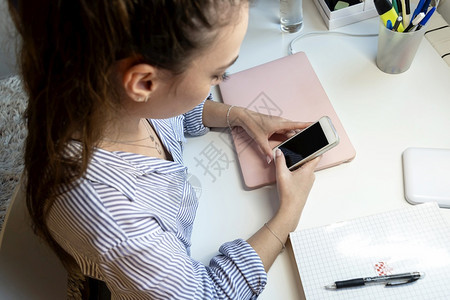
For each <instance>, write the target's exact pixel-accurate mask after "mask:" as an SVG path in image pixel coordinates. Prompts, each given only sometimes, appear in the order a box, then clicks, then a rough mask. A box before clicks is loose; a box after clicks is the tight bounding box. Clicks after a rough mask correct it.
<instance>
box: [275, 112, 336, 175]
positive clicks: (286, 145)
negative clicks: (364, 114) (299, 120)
mask: <svg viewBox="0 0 450 300" xmlns="http://www.w3.org/2000/svg"><path fill="white" fill-rule="evenodd" d="M338 143H339V136H338V134H337V132H336V129H335V128H334V126H333V123H331V120H330V118H329V117H327V116H325V117H322V118H320V119H319V121H317V122H315V123H313V124H312V125H310V126H308V127H306V128H305V129H303V130H302V131H300V132H299V133H297V134H296V135H294V136H292V137H291V138H289V139H287V140H286V141H284V142H282V143H281V144H279V145H277V146H276V147H275V148H273V150H274V152H275V150H276V149H277V148H278V149H280V150H281V151H282V152H283V154H284V157H285V158H286V164H287V166H288V168H289V170H294V169H296V168H298V167H300V166H301V165H302V164H304V163H306V162H307V161H310V160H312V159H314V158H316V157H317V156H319V155H322V154H323V153H325V152H326V151H328V150H330V149H331V148H333V147H335V146H336V145H337V144H338Z"/></svg>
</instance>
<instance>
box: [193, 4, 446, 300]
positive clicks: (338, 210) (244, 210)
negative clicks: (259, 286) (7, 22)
mask: <svg viewBox="0 0 450 300" xmlns="http://www.w3.org/2000/svg"><path fill="white" fill-rule="evenodd" d="M278 5H279V4H278V2H277V1H271V0H258V1H256V2H255V3H254V5H253V7H252V8H251V12H250V25H249V30H248V33H247V36H246V38H245V40H244V43H243V45H242V48H241V53H240V57H239V60H238V61H237V63H236V64H235V65H234V66H233V67H232V68H231V69H230V70H229V71H230V72H231V73H233V72H236V71H240V70H243V69H247V68H250V67H253V66H256V65H259V64H262V63H265V62H268V61H271V60H274V59H277V58H279V57H282V56H285V55H287V54H288V52H287V47H288V44H289V42H290V41H291V40H292V39H294V38H295V37H297V36H299V35H302V34H304V33H307V32H310V31H327V29H326V27H325V24H324V22H323V20H322V19H321V17H320V15H319V13H318V11H317V9H316V7H315V6H314V3H313V2H312V0H304V3H303V8H304V15H305V18H304V20H305V21H304V28H303V30H302V31H301V32H299V33H297V34H286V33H281V32H280V30H279V24H278ZM336 31H342V32H352V33H377V32H378V18H373V19H370V20H367V21H363V22H360V23H356V24H352V25H349V26H346V27H342V28H338V29H336ZM297 45H298V46H299V47H297V49H299V50H302V51H304V52H306V54H307V55H308V57H309V60H310V61H311V64H312V66H313V67H314V69H315V71H316V73H317V75H318V77H319V79H320V81H321V83H322V85H323V87H324V88H325V91H326V92H327V94H328V96H329V98H330V100H331V102H332V103H333V106H334V108H335V110H336V111H337V114H338V115H339V117H340V119H341V121H342V123H343V125H344V127H345V128H346V131H347V133H348V135H349V137H350V140H351V141H352V143H353V145H354V147H355V149H356V152H357V154H356V158H355V159H354V160H353V161H352V162H350V163H348V164H343V165H340V166H337V167H334V168H331V169H327V170H323V171H319V172H317V173H316V182H315V184H314V187H313V190H312V191H311V194H310V196H309V200H308V202H307V204H306V207H305V209H304V211H303V215H302V218H301V220H300V223H299V226H298V229H301V228H307V227H313V226H319V225H324V224H328V223H332V222H336V221H341V220H347V219H352V218H355V217H360V216H364V215H370V214H374V213H378V212H382V211H386V210H390V209H395V208H400V207H404V206H408V205H410V204H408V203H407V202H406V201H405V199H404V194H403V178H402V163H401V154H402V152H403V150H405V149H406V148H407V147H411V146H415V147H431V148H450V133H449V129H450V87H449V84H450V68H449V67H448V66H447V65H446V64H445V63H444V62H443V61H442V59H441V58H440V57H439V56H438V54H437V53H436V52H435V50H434V48H433V47H432V46H431V45H430V44H429V43H428V41H427V40H426V39H424V40H423V41H422V43H421V45H420V48H419V50H418V52H417V55H416V58H415V60H414V62H413V64H412V65H411V68H410V69H409V70H408V71H407V72H405V73H403V74H399V75H389V74H385V73H383V72H381V71H380V70H379V69H378V68H377V66H376V64H375V57H376V47H377V38H374V37H372V38H351V37H338V36H328V35H325V36H314V37H307V38H305V39H303V40H301V42H299V43H297ZM227 138H229V134H228V132H227V131H221V130H219V131H213V132H211V133H209V134H207V135H206V136H204V137H201V138H191V139H189V142H188V144H187V145H186V152H185V160H186V163H187V165H188V166H189V168H190V173H191V174H192V175H193V178H194V179H195V180H197V182H198V183H197V184H198V185H200V186H201V197H200V206H199V210H198V216H197V219H196V223H195V227H194V233H193V238H192V242H193V247H192V256H193V257H194V258H196V259H198V260H200V261H202V262H203V263H205V264H207V263H208V262H209V259H210V258H211V257H212V256H213V255H214V254H215V253H216V252H217V249H218V248H219V246H220V245H221V244H222V243H224V242H226V241H229V240H233V239H235V238H239V237H241V238H244V239H246V238H248V237H249V236H250V235H251V234H252V233H253V232H255V231H256V230H257V229H258V228H260V227H261V226H262V225H263V224H264V222H266V221H267V220H268V219H269V218H270V217H271V216H272V214H273V212H274V211H275V209H276V207H277V202H278V200H277V194H276V189H275V187H274V186H271V187H265V188H261V189H256V190H246V189H245V188H244V186H243V181H242V178H241V173H240V169H239V165H238V163H237V161H236V159H237V157H236V156H235V154H234V152H233V148H232V146H231V143H230V140H229V139H227ZM208 150H213V151H212V152H209V154H210V155H213V156H214V155H216V156H214V157H215V159H216V160H215V161H216V164H215V165H213V166H211V167H210V169H209V171H205V169H204V168H203V167H202V166H204V165H206V164H207V163H208V158H207V155H206V154H207V153H206V152H207V151H208ZM214 150H217V151H218V152H214ZM199 161H201V163H199ZM217 167H220V168H222V169H217ZM442 211H443V212H444V213H445V214H446V215H447V216H448V218H449V219H450V210H445V209H442ZM260 299H304V295H303V292H302V288H301V284H300V279H299V276H298V274H297V269H296V265H295V261H294V258H293V254H292V249H289V248H288V251H285V252H284V253H282V254H281V255H280V256H279V257H278V259H277V260H276V262H275V264H274V265H273V267H272V269H271V270H270V271H269V281H268V285H267V287H266V290H265V291H264V292H263V294H262V295H261V297H260Z"/></svg>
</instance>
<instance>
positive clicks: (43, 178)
mask: <svg viewBox="0 0 450 300" xmlns="http://www.w3.org/2000/svg"><path fill="white" fill-rule="evenodd" d="M9 7H10V12H11V14H12V16H13V19H14V21H15V24H16V27H17V29H18V31H19V33H20V35H21V37H22V41H21V53H20V66H21V70H22V75H23V80H24V84H25V87H26V90H27V92H28V94H29V105H28V110H27V121H28V131H29V135H28V138H27V141H26V150H25V164H26V175H27V206H28V209H29V212H30V215H31V218H32V220H33V224H34V227H35V229H36V232H37V233H38V234H39V235H40V236H42V237H43V238H44V239H45V240H46V241H47V242H48V243H49V244H50V245H51V246H52V248H53V249H54V250H55V251H56V252H57V254H58V255H59V256H60V258H61V260H62V261H63V262H64V264H65V266H66V267H67V268H68V270H69V271H73V270H81V272H83V274H85V275H86V276H89V277H92V278H96V279H99V280H101V281H104V282H105V283H106V284H107V286H108V288H109V290H110V291H111V295H112V298H114V299H216V298H219V299H220V298H228V299H247V298H254V297H257V295H259V294H260V293H261V292H262V290H263V288H264V286H265V284H266V280H267V277H266V272H267V270H268V269H269V268H270V266H271V265H272V263H273V261H274V260H275V258H276V257H277V255H278V253H279V252H280V250H282V249H283V248H284V243H285V242H286V239H287V237H288V233H289V232H290V231H292V230H294V229H295V228H296V226H297V224H298V221H299V218H300V215H301V211H302V209H303V207H304V204H305V202H306V199H307V196H308V193H309V191H310V189H311V186H312V184H313V181H314V173H313V170H314V168H315V166H316V165H317V162H318V159H316V160H314V161H312V162H310V163H308V164H307V165H305V166H303V167H302V168H300V169H298V170H296V171H295V172H290V171H289V170H288V169H287V168H286V165H285V161H284V157H283V155H282V154H281V152H280V151H279V152H277V154H276V157H275V163H276V170H277V186H278V192H279V201H280V205H279V208H278V211H277V212H276V213H275V215H274V216H273V217H272V218H271V219H270V220H268V222H267V223H266V224H264V225H262V226H261V229H260V230H259V231H258V232H256V233H255V234H254V235H253V236H252V237H250V238H249V239H247V240H246V241H245V240H243V239H236V240H235V241H231V242H228V243H225V244H224V245H223V246H222V247H221V248H220V254H219V255H217V256H216V257H213V258H212V260H211V263H210V264H209V266H205V265H202V264H201V263H199V262H197V261H195V259H193V258H192V257H190V253H189V248H190V245H191V243H190V235H191V229H192V224H193V221H194V218H195V211H196V207H197V199H196V196H195V192H194V191H193V189H192V187H191V186H190V185H189V183H188V182H187V180H186V175H187V170H186V167H185V166H184V165H183V161H182V148H183V142H184V134H190V135H201V134H204V133H206V132H207V130H208V127H226V126H228V125H230V126H241V127H243V128H244V129H245V130H246V131H247V133H248V134H249V135H250V136H251V137H253V138H254V139H255V141H256V142H257V143H258V145H259V146H260V148H261V151H262V153H264V154H265V156H266V157H267V161H268V163H271V161H272V160H273V157H272V152H271V149H270V147H269V144H268V138H269V137H270V136H271V135H272V134H273V133H275V132H277V133H286V134H288V133H289V132H291V131H292V130H295V129H299V128H304V127H305V126H306V125H307V124H306V123H300V122H290V121H287V120H284V119H281V118H275V117H269V116H261V115H258V114H256V113H254V112H250V111H248V110H246V109H244V108H240V107H229V106H227V105H224V104H221V103H218V102H214V101H211V99H210V96H209V91H210V88H211V86H214V85H216V84H218V83H219V82H220V81H221V80H222V79H223V78H224V77H225V75H224V74H225V70H226V69H227V68H228V67H229V66H230V65H231V64H233V63H234V62H235V61H236V59H237V57H238V53H239V48H240V45H241V43H242V40H243V38H244V35H245V32H246V29H247V22H248V9H249V4H248V2H247V1H240V0H178V1H174V0H173V1H167V0H152V1H145V0H99V1H91V0H78V1H75V0H74V1H61V0H42V1H25V0H18V1H10V6H9ZM212 213H213V212H212Z"/></svg>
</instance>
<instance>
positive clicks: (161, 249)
mask: <svg viewBox="0 0 450 300" xmlns="http://www.w3.org/2000/svg"><path fill="white" fill-rule="evenodd" d="M203 104H204V102H203V103H202V104H200V105H199V106H197V107H196V108H195V109H193V110H192V111H190V112H188V113H186V114H184V115H181V116H178V117H174V118H170V119H164V120H150V122H151V123H152V125H153V126H154V128H155V130H156V131H157V132H158V134H159V137H160V139H161V141H162V143H163V144H164V145H165V147H166V149H167V150H168V151H169V152H170V153H171V155H172V157H173V161H166V160H161V159H157V158H152V157H148V156H143V155H139V154H133V153H127V152H109V151H105V150H102V149H97V150H96V151H95V153H94V155H93V158H92V160H91V162H90V165H89V167H88V170H87V173H86V176H85V178H82V179H80V180H79V182H78V185H77V187H76V188H74V189H72V190H70V191H68V192H66V193H64V194H62V195H61V196H59V197H58V199H57V200H56V202H55V203H54V205H53V206H52V209H51V212H50V216H49V220H48V225H49V228H50V230H51V233H52V235H53V237H54V238H55V239H56V241H57V242H58V243H59V244H60V245H61V246H62V247H63V248H64V249H65V250H66V251H67V252H68V253H70V254H71V255H72V256H73V257H74V258H75V260H76V261H77V263H78V264H79V266H80V268H81V270H82V272H83V273H84V274H85V275H87V276H90V277H94V278H97V279H100V280H103V281H105V282H106V284H107V285H108V288H109V289H110V291H111V294H112V298H113V299H252V298H256V297H257V295H259V294H260V293H261V292H262V290H263V289H264V286H265V284H266V282H267V274H266V272H265V271H264V266H263V264H262V262H261V260H260V258H259V256H258V254H257V253H256V252H255V251H254V250H253V248H252V247H251V246H250V245H249V244H248V243H247V242H245V241H244V240H242V239H238V240H235V241H232V242H228V243H225V244H224V245H222V246H221V247H220V249H219V252H220V254H219V255H217V256H215V257H213V258H212V260H211V261H210V264H209V266H205V265H203V264H201V263H199V262H197V261H195V260H194V259H193V258H191V257H190V250H189V249H190V246H191V241H190V239H191V230H192V225H193V222H194V219H195V213H196V210H197V206H198V200H197V197H196V194H195V191H194V190H193V188H192V186H191V185H190V184H189V183H188V181H187V169H186V167H185V166H184V165H183V161H182V150H183V149H182V148H183V143H184V142H185V137H184V133H188V134H190V135H201V134H204V133H206V132H207V131H208V128H206V127H204V126H203V124H202V121H201V120H202V113H203Z"/></svg>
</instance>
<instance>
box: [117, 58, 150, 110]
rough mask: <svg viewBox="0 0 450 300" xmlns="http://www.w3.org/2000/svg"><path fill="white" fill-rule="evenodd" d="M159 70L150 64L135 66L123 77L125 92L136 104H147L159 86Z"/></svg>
mask: <svg viewBox="0 0 450 300" xmlns="http://www.w3.org/2000/svg"><path fill="white" fill-rule="evenodd" d="M156 73H157V69H156V68H155V67H153V66H151V65H148V64H137V65H133V66H131V67H129V68H127V69H126V70H125V72H124V73H123V77H122V82H123V86H124V88H125V92H126V93H127V95H128V96H129V97H130V98H131V100H134V101H136V102H147V101H148V99H149V98H150V97H151V94H152V92H153V91H154V90H155V88H156V86H157V80H156Z"/></svg>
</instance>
